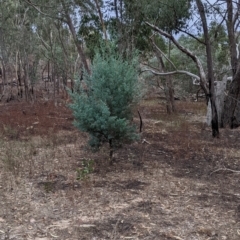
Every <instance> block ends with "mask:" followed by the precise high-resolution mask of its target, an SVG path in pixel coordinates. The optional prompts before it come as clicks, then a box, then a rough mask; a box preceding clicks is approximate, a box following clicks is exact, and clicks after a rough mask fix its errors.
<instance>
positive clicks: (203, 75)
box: [146, 22, 209, 96]
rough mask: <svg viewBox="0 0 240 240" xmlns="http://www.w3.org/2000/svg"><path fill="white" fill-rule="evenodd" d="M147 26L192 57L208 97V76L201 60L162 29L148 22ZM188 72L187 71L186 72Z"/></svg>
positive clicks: (201, 84)
mask: <svg viewBox="0 0 240 240" xmlns="http://www.w3.org/2000/svg"><path fill="white" fill-rule="evenodd" d="M146 24H147V25H148V26H149V27H151V28H152V29H153V30H154V31H156V32H158V33H159V34H160V35H162V36H164V37H166V38H168V39H169V40H171V41H172V43H173V44H174V45H175V46H176V47H177V48H178V49H179V50H180V51H181V52H183V53H184V54H186V55H187V56H188V57H190V58H191V59H192V60H193V61H194V62H195V64H196V66H197V69H198V72H199V76H200V86H201V87H202V89H203V91H204V93H205V95H206V96H207V95H208V93H209V90H208V87H207V78H206V74H205V72H204V69H203V66H202V63H201V61H200V59H199V58H198V57H197V56H196V55H194V54H193V53H192V52H191V51H190V50H188V49H187V48H184V47H183V46H182V45H180V44H179V43H178V41H177V40H176V39H175V38H174V37H173V35H171V34H169V33H166V32H164V31H163V30H161V29H160V28H158V27H156V26H155V25H153V24H151V23H149V22H146ZM186 72H187V71H186Z"/></svg>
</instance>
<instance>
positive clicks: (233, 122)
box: [222, 0, 240, 128]
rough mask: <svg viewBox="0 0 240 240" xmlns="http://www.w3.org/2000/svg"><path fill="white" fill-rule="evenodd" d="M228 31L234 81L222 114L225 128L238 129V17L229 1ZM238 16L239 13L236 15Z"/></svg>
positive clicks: (239, 94)
mask: <svg viewBox="0 0 240 240" xmlns="http://www.w3.org/2000/svg"><path fill="white" fill-rule="evenodd" d="M226 2H227V31H228V42H229V50H230V56H231V67H232V76H233V81H232V83H231V85H230V87H229V92H228V94H227V95H226V96H225V104H224V109H223V114H222V124H223V127H227V126H230V127H231V128H236V127H238V126H240V62H239V56H237V49H236V47H237V45H236V39H235V37H236V36H235V30H234V25H235V23H236V19H237V17H236V16H237V15H236V16H235V17H234V14H233V12H234V8H233V1H232V0H227V1H226ZM236 14H237V13H236Z"/></svg>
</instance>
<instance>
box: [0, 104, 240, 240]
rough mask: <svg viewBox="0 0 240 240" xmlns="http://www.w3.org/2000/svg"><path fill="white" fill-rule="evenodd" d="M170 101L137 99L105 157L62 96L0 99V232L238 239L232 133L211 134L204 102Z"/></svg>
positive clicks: (7, 235) (238, 169) (237, 148)
mask: <svg viewBox="0 0 240 240" xmlns="http://www.w3.org/2000/svg"><path fill="white" fill-rule="evenodd" d="M177 108H178V111H179V114H177V115H175V116H167V115H166V113H165V111H164V105H163V104H162V103H159V102H158V101H156V100H147V101H144V102H143V103H142V104H141V106H139V109H140V112H141V114H142V117H143V122H144V128H143V133H142V135H141V140H140V141H139V142H136V143H133V144H131V145H126V146H123V148H122V149H119V150H117V151H116V153H115V162H114V164H113V165H112V166H109V164H108V149H107V147H104V148H102V149H101V150H100V152H97V153H92V152H91V151H90V150H89V149H88V148H87V147H86V143H87V135H86V134H85V133H80V132H79V131H78V130H76V129H75V128H74V127H73V125H72V122H73V118H72V115H71V112H70V111H69V110H68V109H67V108H66V107H64V106H63V105H62V106H58V107H55V105H54V104H53V103H51V102H46V103H36V104H34V105H31V104H26V103H21V102H15V103H8V104H5V105H1V106H0V129H1V139H0V149H1V151H0V239H14V240H21V239H24V240H26V239H35V240H50V239H62V240H67V239H69V240H75V239H80V240H83V239H86V240H88V239H91V240H99V239H115V240H118V239H134V240H137V239H160V240H182V239H184V240H195V239H196V240H207V239H208V240H239V239H240V178H239V174H240V166H239V162H240V160H239V157H240V141H239V133H240V132H239V130H238V129H237V130H230V129H224V130H221V137H220V139H213V138H212V137H211V131H210V129H209V128H208V127H206V126H205V124H204V123H203V119H204V114H205V108H206V107H205V106H204V103H198V102H177ZM135 120H136V122H137V121H138V119H137V118H136V119H135Z"/></svg>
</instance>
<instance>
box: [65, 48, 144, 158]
mask: <svg viewBox="0 0 240 240" xmlns="http://www.w3.org/2000/svg"><path fill="white" fill-rule="evenodd" d="M105 50H106V51H104V50H101V54H100V53H97V54H96V56H95V58H94V61H93V65H92V69H91V75H85V77H84V81H83V82H80V81H78V82H77V83H76V88H75V91H74V93H72V94H71V97H72V104H71V105H70V108H71V109H72V111H73V114H74V117H75V122H74V124H75V126H76V127H77V128H79V129H80V130H81V131H83V132H87V133H89V134H90V141H89V145H90V146H91V147H92V148H93V149H99V147H100V146H101V145H102V144H103V143H104V142H108V143H109V147H110V160H112V155H113V149H114V148H116V147H119V146H121V144H122V143H123V142H128V141H133V140H135V139H137V137H138V135H137V133H136V127H135V125H134V124H133V123H132V119H133V113H132V109H133V106H134V105H135V104H136V103H137V102H138V100H139V99H140V94H139V93H140V92H141V91H140V88H139V83H138V74H137V68H136V63H137V61H136V60H135V59H131V60H125V59H123V57H122V56H120V55H119V54H117V53H116V52H115V51H114V50H111V48H110V47H109V48H107V49H105Z"/></svg>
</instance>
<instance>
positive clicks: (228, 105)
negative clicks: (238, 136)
mask: <svg viewBox="0 0 240 240" xmlns="http://www.w3.org/2000/svg"><path fill="white" fill-rule="evenodd" d="M222 125H223V127H227V126H229V127H231V128H237V127H239V126H240V65H238V69H237V72H236V74H235V76H234V78H233V81H232V83H231V85H230V89H229V92H228V93H227V95H226V97H225V104H224V109H223V115H222Z"/></svg>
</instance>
